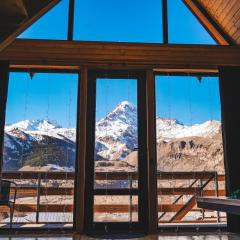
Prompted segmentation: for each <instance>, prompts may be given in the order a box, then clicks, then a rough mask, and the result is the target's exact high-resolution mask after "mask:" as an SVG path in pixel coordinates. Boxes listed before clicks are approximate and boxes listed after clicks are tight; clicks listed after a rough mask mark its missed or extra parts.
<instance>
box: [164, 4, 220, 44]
mask: <svg viewBox="0 0 240 240" xmlns="http://www.w3.org/2000/svg"><path fill="white" fill-rule="evenodd" d="M167 2H168V27H169V43H186V44H187V43H188V44H216V42H215V41H214V40H213V38H212V37H211V36H210V35H209V33H208V32H207V31H206V30H205V28H204V27H203V26H202V25H201V23H200V22H199V21H198V19H197V18H196V17H195V16H194V15H193V14H192V13H191V11H190V10H189V9H188V8H187V6H186V5H185V4H184V3H183V1H181V0H168V1H167Z"/></svg>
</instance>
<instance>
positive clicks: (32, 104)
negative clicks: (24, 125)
mask: <svg viewBox="0 0 240 240" xmlns="http://www.w3.org/2000/svg"><path fill="white" fill-rule="evenodd" d="M75 2H76V6H75V28H74V39H75V40H89V41H117V42H127V41H129V42H146V43H155V42H156V43H161V42H162V27H161V25H162V22H161V21H162V20H161V17H162V16H161V1H160V0H152V1H149V0H115V1H112V0H102V1H99V0H76V1H75ZM168 3H169V12H168V15H169V42H170V43H192V44H215V42H214V40H213V39H212V38H211V37H210V36H209V34H208V33H207V32H206V31H205V29H204V28H203V27H202V26H201V25H200V23H199V22H198V21H197V20H196V19H195V17H194V16H193V15H192V14H191V13H190V11H189V10H188V9H187V8H186V6H185V5H184V4H183V3H182V1H181V0H168ZM67 13H68V0H62V1H61V3H60V4H59V5H58V6H56V7H55V8H54V9H52V10H51V11H50V12H49V13H47V14H46V15H45V16H43V17H42V18H41V19H40V20H39V21H38V22H36V23H35V24H34V25H33V26H31V27H30V28H29V29H28V30H26V31H25V32H24V33H22V34H21V35H20V36H19V37H20V38H32V39H59V40H65V39H66V37H67ZM189 91H191V97H190V98H189ZM218 91H219V90H218V80H217V78H204V79H203V81H202V83H201V84H199V82H198V81H197V80H196V78H187V77H158V78H157V80H156V94H157V99H156V100H157V115H159V116H163V117H173V118H177V119H178V120H179V121H181V122H184V123H185V124H193V123H199V122H203V121H206V120H208V119H217V120H220V103H219V92H218ZM210 93H211V95H209V94H210ZM76 94H77V76H76V75H69V74H36V75H35V76H34V78H33V80H30V79H29V76H28V74H26V73H12V74H11V77H10V85H9V96H8V104H7V123H8V124H9V123H13V122H16V121H19V120H22V119H26V118H27V119H39V118H40V119H42V118H49V119H52V120H57V121H58V122H59V123H60V124H61V125H63V126H65V127H75V123H76ZM136 94H137V93H136V81H134V80H133V81H127V80H121V81H119V80H111V81H104V80H101V81H98V85H97V106H98V107H97V119H99V118H101V117H103V116H105V115H106V113H107V112H109V111H111V110H112V109H113V108H114V107H115V106H116V105H117V104H118V103H119V102H121V101H123V100H130V101H132V102H133V103H135V104H136V101H137V100H136V99H137V96H136ZM189 99H191V104H190V103H189ZM189 104H190V107H189ZM187 106H188V107H187ZM169 109H170V110H169Z"/></svg>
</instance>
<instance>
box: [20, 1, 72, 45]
mask: <svg viewBox="0 0 240 240" xmlns="http://www.w3.org/2000/svg"><path fill="white" fill-rule="evenodd" d="M67 26H68V0H62V1H61V2H60V3H58V4H57V5H56V6H55V7H53V8H52V9H51V10H50V11H49V12H47V13H46V14H45V15H43V16H42V17H41V18H40V19H39V20H38V21H36V22H35V23H34V24H33V25H32V26H30V27H29V28H28V29H27V30H26V31H24V32H23V33H22V34H21V35H20V36H19V37H18V38H29V39H53V40H66V39H67Z"/></svg>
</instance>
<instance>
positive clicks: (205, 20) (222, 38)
mask: <svg viewBox="0 0 240 240" xmlns="http://www.w3.org/2000/svg"><path fill="white" fill-rule="evenodd" d="M183 2H184V3H185V4H186V6H187V7H188V8H189V9H190V11H191V12H192V13H193V14H194V15H195V16H196V17H197V19H198V20H199V21H200V23H201V24H202V25H203V27H204V28H205V29H206V30H207V31H208V33H209V34H210V35H211V36H212V37H213V38H214V39H215V40H216V42H217V43H218V44H221V45H231V44H236V43H235V42H233V40H232V39H231V38H230V37H229V36H228V35H227V34H226V33H225V32H224V31H223V30H222V29H221V28H220V26H219V25H218V24H217V23H216V22H215V21H214V20H213V19H212V17H211V16H210V15H209V14H208V13H207V11H206V10H205V9H204V8H203V7H202V5H201V4H200V3H199V2H198V1H196V0H183Z"/></svg>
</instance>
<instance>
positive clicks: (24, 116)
mask: <svg viewBox="0 0 240 240" xmlns="http://www.w3.org/2000/svg"><path fill="white" fill-rule="evenodd" d="M29 84H30V79H29V78H28V77H27V80H26V87H25V89H26V90H25V99H24V111H23V120H24V121H25V120H26V119H27V113H28V103H29V87H30V86H29ZM23 158H24V142H23V143H22V144H21V156H20V166H21V168H22V167H23V163H24V161H23ZM22 180H23V179H22V173H20V179H19V182H20V184H19V185H18V189H19V190H20V191H21V187H22ZM23 185H24V184H23ZM17 219H18V218H17Z"/></svg>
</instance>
